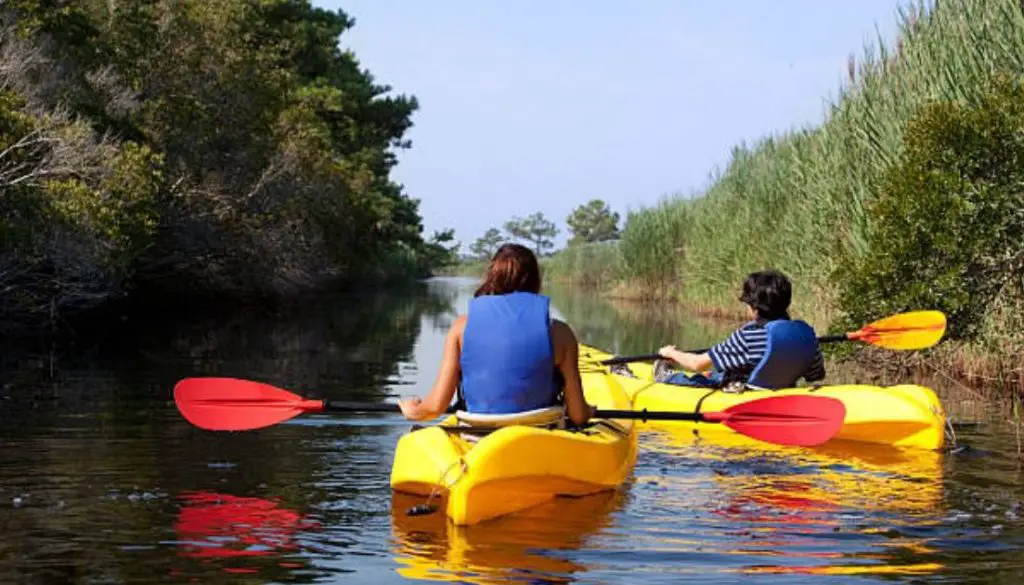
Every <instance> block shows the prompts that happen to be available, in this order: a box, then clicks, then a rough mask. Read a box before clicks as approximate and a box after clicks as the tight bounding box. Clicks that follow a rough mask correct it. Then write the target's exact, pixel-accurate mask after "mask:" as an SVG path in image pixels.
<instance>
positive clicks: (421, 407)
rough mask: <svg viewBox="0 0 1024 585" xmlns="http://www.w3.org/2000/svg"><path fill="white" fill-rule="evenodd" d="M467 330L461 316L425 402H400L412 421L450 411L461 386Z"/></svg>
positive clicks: (445, 348)
mask: <svg viewBox="0 0 1024 585" xmlns="http://www.w3.org/2000/svg"><path fill="white" fill-rule="evenodd" d="M465 330H466V316H465V315H463V316H460V317H459V318H457V319H456V320H455V322H454V323H452V326H451V329H449V330H448V335H447V336H446V337H445V340H444V355H443V356H442V357H441V369H440V370H439V371H438V372H437V379H436V380H435V381H434V387H433V388H431V389H430V393H429V394H427V397H426V398H424V399H423V400H420V399H419V398H418V397H417V398H406V399H405V400H401V401H399V402H398V406H399V408H401V409H402V414H404V415H405V418H407V419H410V420H427V419H432V418H437V417H439V416H441V415H442V414H444V413H445V411H446V410H448V405H449V404H451V402H452V397H454V396H455V390H456V388H458V385H459V378H460V376H461V370H460V369H459V356H460V355H461V353H462V333H463V331H465Z"/></svg>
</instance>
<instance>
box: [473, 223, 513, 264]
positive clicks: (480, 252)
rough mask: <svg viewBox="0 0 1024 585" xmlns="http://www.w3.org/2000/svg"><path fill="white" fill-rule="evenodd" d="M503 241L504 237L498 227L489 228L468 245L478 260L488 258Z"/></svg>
mask: <svg viewBox="0 0 1024 585" xmlns="http://www.w3.org/2000/svg"><path fill="white" fill-rule="evenodd" d="M504 243H505V237H504V236H502V235H501V231H499V230H498V228H489V229H488V230H487V231H486V232H484V235H482V236H480V237H479V238H477V239H476V241H474V242H473V243H472V245H470V247H469V251H470V252H472V253H473V256H474V257H475V258H476V259H478V260H490V259H491V257H492V256H494V253H495V252H497V251H498V248H499V247H500V246H501V245H502V244H504Z"/></svg>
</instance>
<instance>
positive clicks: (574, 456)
mask: <svg viewBox="0 0 1024 585" xmlns="http://www.w3.org/2000/svg"><path fill="white" fill-rule="evenodd" d="M583 383H584V387H586V388H587V390H586V398H587V401H588V402H589V403H590V404H593V405H596V406H597V407H598V408H605V409H627V410H628V409H629V408H630V400H629V396H628V395H627V394H626V392H625V391H624V390H623V388H622V386H621V385H620V384H619V383H618V382H617V381H616V379H615V378H614V377H613V376H611V375H608V374H607V373H604V372H590V373H587V374H585V375H584V376H583ZM592 422H593V424H591V425H590V426H588V427H587V428H585V429H582V430H564V429H557V428H556V429H549V428H541V427H535V426H527V425H511V426H506V427H502V428H499V429H496V430H494V431H491V432H489V433H487V434H485V435H483V436H480V437H473V436H472V434H468V433H462V432H460V431H453V430H450V428H449V429H446V428H442V427H454V426H455V425H456V424H457V421H456V420H455V417H448V418H446V419H445V420H444V421H443V422H442V423H441V425H438V426H429V427H425V428H420V429H418V430H413V431H411V432H409V433H407V434H406V435H404V436H403V437H402V438H401V439H400V440H399V441H398V445H397V447H396V448H395V459H394V463H393V465H392V468H391V487H392V489H394V490H395V491H398V492H402V493H407V494H416V495H419V496H423V497H424V498H428V497H431V496H433V499H434V501H438V502H439V503H441V504H442V507H443V508H444V509H445V510H446V512H447V515H448V517H449V518H451V520H452V521H453V522H454V523H455V524H457V525H470V524H477V523H479V522H482V521H485V520H489V519H491V518H497V517H499V516H504V515H506V514H511V513H513V512H518V511H521V510H525V509H528V508H531V507H534V506H537V505H539V504H542V503H544V502H547V501H549V500H552V499H554V498H555V497H557V496H562V495H565V496H582V495H586V494H592V493H598V492H602V491H606V490H612V489H615V488H617V487H618V486H619V485H620V484H621V483H622V482H623V481H624V480H625V479H626V477H627V476H628V475H629V474H630V473H631V472H632V469H633V465H634V463H635V462H636V448H637V439H636V431H635V429H634V424H633V421H630V420H615V421H611V420H600V419H598V420H594V421H592ZM474 439H476V440H474Z"/></svg>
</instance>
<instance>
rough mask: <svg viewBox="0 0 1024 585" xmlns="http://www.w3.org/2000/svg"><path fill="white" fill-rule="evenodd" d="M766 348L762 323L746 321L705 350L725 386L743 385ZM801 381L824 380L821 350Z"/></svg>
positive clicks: (765, 333) (763, 324)
mask: <svg viewBox="0 0 1024 585" xmlns="http://www.w3.org/2000/svg"><path fill="white" fill-rule="evenodd" d="M767 346H768V330H767V329H766V328H765V323H761V322H758V321H750V322H748V323H746V324H744V325H743V326H742V327H740V328H739V329H737V330H736V331H733V332H732V335H730V336H729V338H728V339H726V340H725V341H723V342H722V343H719V344H718V345H716V346H714V347H712V348H711V349H709V350H708V356H709V357H710V358H711V363H713V364H714V366H715V369H716V370H718V371H719V372H722V373H723V374H724V377H725V383H729V382H734V381H739V382H746V381H747V378H749V377H750V374H751V372H753V371H754V368H756V367H757V364H759V363H760V362H761V359H762V358H764V351H765V348H766V347H767ZM803 377H804V379H806V380H807V381H808V382H816V381H818V380H822V379H824V378H825V363H824V361H823V360H822V357H821V350H820V349H819V350H818V351H816V352H815V354H814V361H812V362H811V365H810V367H809V368H807V371H806V372H804V376H803Z"/></svg>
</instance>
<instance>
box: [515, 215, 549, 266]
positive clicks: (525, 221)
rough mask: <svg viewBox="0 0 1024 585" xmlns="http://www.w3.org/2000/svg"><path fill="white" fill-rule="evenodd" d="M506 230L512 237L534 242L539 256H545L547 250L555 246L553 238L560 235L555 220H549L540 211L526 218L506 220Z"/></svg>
mask: <svg viewBox="0 0 1024 585" xmlns="http://www.w3.org/2000/svg"><path fill="white" fill-rule="evenodd" d="M505 231H506V232H508V234H509V236H511V237H512V238H515V239H519V240H525V241H527V242H529V243H530V244H532V245H533V250H534V252H536V253H537V255H538V256H543V255H544V252H545V250H550V249H551V248H554V247H555V243H554V241H553V240H554V237H555V236H557V235H558V228H557V227H556V226H555V224H554V222H551V221H548V219H547V218H546V217H544V214H543V213H541V212H539V211H538V212H537V213H533V214H530V215H528V216H526V217H524V218H521V217H513V218H512V219H510V220H508V221H506V222H505Z"/></svg>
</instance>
